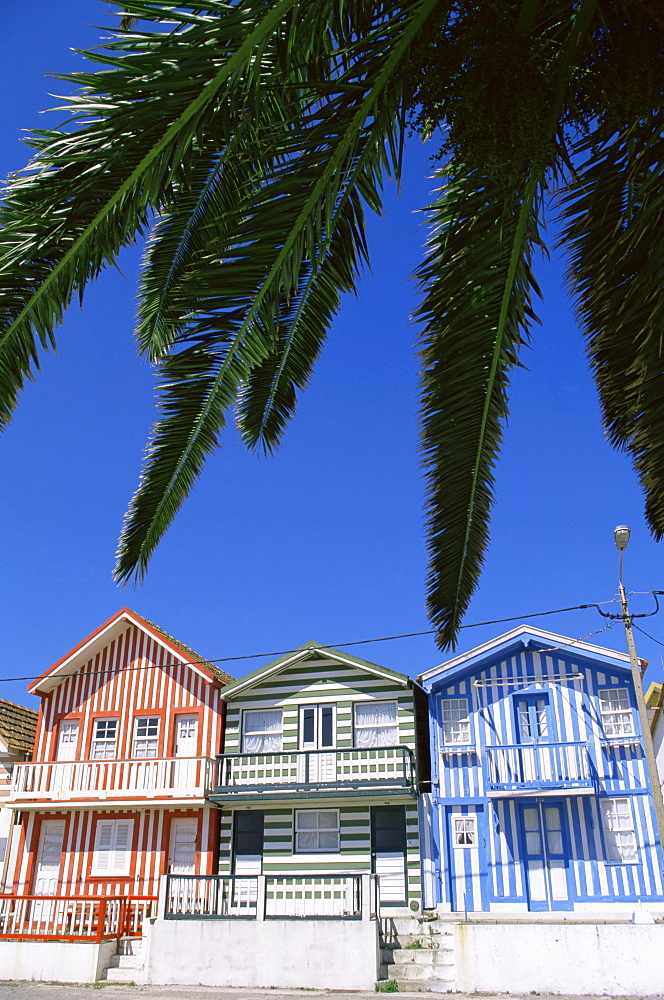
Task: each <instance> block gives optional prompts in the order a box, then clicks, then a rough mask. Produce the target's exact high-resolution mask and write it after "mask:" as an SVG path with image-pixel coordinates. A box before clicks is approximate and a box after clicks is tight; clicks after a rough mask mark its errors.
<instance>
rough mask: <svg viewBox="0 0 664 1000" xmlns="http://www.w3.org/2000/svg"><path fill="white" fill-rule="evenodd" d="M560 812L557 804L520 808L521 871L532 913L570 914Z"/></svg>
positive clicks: (540, 804)
mask: <svg viewBox="0 0 664 1000" xmlns="http://www.w3.org/2000/svg"><path fill="white" fill-rule="evenodd" d="M563 824H564V819H563V809H562V806H561V805H559V804H557V803H548V802H544V803H542V802H540V803H537V804H536V805H522V806H521V829H522V841H523V845H524V867H525V872H526V882H527V888H528V907H529V909H531V910H571V909H572V903H571V902H570V898H569V886H568V883H567V868H568V864H567V854H566V851H565V843H566V839H567V838H566V834H565V829H564V825H563Z"/></svg>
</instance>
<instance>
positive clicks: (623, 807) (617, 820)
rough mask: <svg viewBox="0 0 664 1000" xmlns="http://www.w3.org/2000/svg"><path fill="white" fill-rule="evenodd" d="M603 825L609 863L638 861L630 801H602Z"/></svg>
mask: <svg viewBox="0 0 664 1000" xmlns="http://www.w3.org/2000/svg"><path fill="white" fill-rule="evenodd" d="M601 806H602V825H603V827H604V840H605V843H606V853H607V858H606V860H607V861H613V862H618V863H620V862H626V861H638V858H637V855H636V838H635V836H634V820H633V819H632V809H631V806H630V804H629V799H602V801H601Z"/></svg>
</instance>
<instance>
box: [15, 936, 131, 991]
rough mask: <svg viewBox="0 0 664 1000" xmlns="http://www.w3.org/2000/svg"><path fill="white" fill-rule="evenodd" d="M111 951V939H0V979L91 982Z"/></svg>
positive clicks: (95, 979) (106, 962) (106, 964)
mask: <svg viewBox="0 0 664 1000" xmlns="http://www.w3.org/2000/svg"><path fill="white" fill-rule="evenodd" d="M114 954H115V941H102V942H101V944H87V943H86V942H80V943H79V942H77V941H0V980H2V979H27V980H36V981H37V982H51V983H95V982H97V980H98V979H99V978H100V976H101V973H102V971H103V970H104V969H105V968H106V967H107V966H108V964H109V962H110V960H111V955H114Z"/></svg>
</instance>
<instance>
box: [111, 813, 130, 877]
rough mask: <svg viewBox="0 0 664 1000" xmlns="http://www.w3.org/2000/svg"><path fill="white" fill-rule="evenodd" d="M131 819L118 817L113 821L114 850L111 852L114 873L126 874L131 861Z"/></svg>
mask: <svg viewBox="0 0 664 1000" xmlns="http://www.w3.org/2000/svg"><path fill="white" fill-rule="evenodd" d="M133 825H134V824H133V820H131V819H119V820H116V823H115V845H114V846H115V850H114V852H113V871H114V872H115V873H116V874H124V875H126V874H128V873H129V867H130V861H131V830H132V826H133Z"/></svg>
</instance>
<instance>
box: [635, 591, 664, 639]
mask: <svg viewBox="0 0 664 1000" xmlns="http://www.w3.org/2000/svg"><path fill="white" fill-rule="evenodd" d="M660 593H661V591H660ZM632 628H636V629H638V630H639V632H643V634H644V635H645V636H646V637H647V638H648V639H652V641H653V642H656V643H657V644H658V645H659V646H664V642H662V640H661V639H656V638H655V636H654V635H650V633H649V632H646V630H645V629H644V628H641V626H640V625H637V624H636V622H632Z"/></svg>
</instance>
